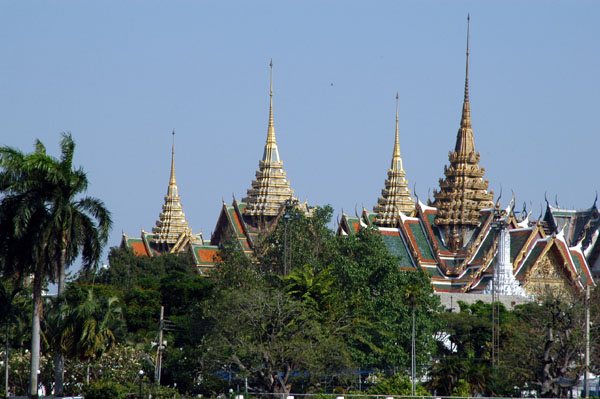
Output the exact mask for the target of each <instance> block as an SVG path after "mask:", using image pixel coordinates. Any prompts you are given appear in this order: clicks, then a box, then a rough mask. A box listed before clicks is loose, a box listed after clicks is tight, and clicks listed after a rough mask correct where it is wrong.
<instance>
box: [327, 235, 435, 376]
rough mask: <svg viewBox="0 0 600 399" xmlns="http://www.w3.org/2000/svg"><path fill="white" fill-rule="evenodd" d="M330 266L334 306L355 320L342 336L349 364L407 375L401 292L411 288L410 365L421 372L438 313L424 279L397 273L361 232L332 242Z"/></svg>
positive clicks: (406, 321)
mask: <svg viewBox="0 0 600 399" xmlns="http://www.w3.org/2000/svg"><path fill="white" fill-rule="evenodd" d="M332 266H333V273H334V275H335V288H336V290H337V292H338V298H340V300H339V301H338V302H339V303H340V306H342V307H343V308H344V312H345V313H346V314H348V315H351V319H352V320H354V321H355V323H354V324H355V326H354V327H353V328H352V330H351V331H349V332H348V334H347V337H346V340H347V342H348V344H349V346H350V348H351V351H352V354H353V358H354V360H355V362H356V363H357V364H358V365H360V367H361V368H363V369H369V368H376V369H380V370H397V371H408V370H410V352H409V350H407V349H408V348H411V337H412V333H411V329H412V324H411V320H412V311H413V306H412V305H411V303H410V302H408V301H407V298H406V288H405V287H412V288H413V289H414V290H415V296H414V298H413V297H411V298H413V299H414V301H415V303H418V304H419V305H418V306H417V307H415V308H414V310H415V332H416V336H417V337H419V340H418V342H416V346H417V347H418V348H419V350H418V351H417V353H416V355H417V356H416V361H415V362H416V364H417V365H419V364H420V365H422V366H421V367H423V366H424V365H425V364H427V361H428V358H429V356H430V354H431V353H433V352H434V351H435V348H436V343H435V340H434V339H433V335H434V333H435V331H437V316H438V313H439V311H440V306H439V298H438V297H437V296H435V295H433V289H432V286H431V283H430V280H429V277H428V276H427V275H426V274H425V273H424V272H420V271H403V270H400V268H399V265H398V261H397V259H396V258H395V257H393V256H392V255H390V254H389V252H388V250H387V247H386V246H385V243H384V242H383V240H382V238H381V236H380V235H379V234H378V232H377V231H376V230H372V229H366V228H365V229H362V230H361V231H360V232H359V233H358V234H356V235H352V236H347V237H338V238H337V240H336V254H335V257H334V258H333V259H332ZM417 287H418V289H417ZM341 299H343V300H341ZM411 300H412V299H411ZM420 371H421V369H417V372H418V373H420Z"/></svg>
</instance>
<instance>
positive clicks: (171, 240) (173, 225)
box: [152, 131, 201, 246]
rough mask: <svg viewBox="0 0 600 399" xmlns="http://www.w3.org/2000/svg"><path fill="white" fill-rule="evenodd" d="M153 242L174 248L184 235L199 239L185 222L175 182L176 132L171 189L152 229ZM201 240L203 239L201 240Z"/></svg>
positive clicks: (172, 148)
mask: <svg viewBox="0 0 600 399" xmlns="http://www.w3.org/2000/svg"><path fill="white" fill-rule="evenodd" d="M152 233H153V234H154V237H152V241H153V242H154V243H156V244H166V245H167V246H172V245H174V244H177V242H178V241H179V240H180V239H181V237H182V234H183V235H186V236H190V238H193V239H194V240H196V239H197V238H198V237H195V236H194V237H192V229H191V228H190V227H189V226H188V223H187V221H186V220H185V213H183V209H182V207H181V200H180V197H179V193H178V189H177V182H176V181H175V131H173V144H172V147H171V176H170V178H169V187H168V189H167V195H165V203H164V204H163V206H162V212H161V213H160V215H159V216H158V220H157V221H156V226H155V227H153V228H152ZM200 239H201V238H200Z"/></svg>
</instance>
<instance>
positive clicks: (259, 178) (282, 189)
mask: <svg viewBox="0 0 600 399" xmlns="http://www.w3.org/2000/svg"><path fill="white" fill-rule="evenodd" d="M269 66H270V67H271V86H270V104H269V125H268V128H267V143H266V144H265V150H264V152H263V156H262V159H261V160H260V161H259V163H258V168H259V169H258V171H257V172H256V179H255V180H254V181H252V188H251V189H249V190H248V196H247V197H246V198H244V199H243V200H242V201H244V202H246V203H247V204H248V205H247V207H246V210H245V211H244V214H245V215H247V216H253V217H263V216H266V217H271V216H277V215H278V214H279V211H280V209H281V207H282V206H283V205H284V204H285V201H286V200H288V199H292V198H293V196H294V190H292V189H291V188H290V183H289V182H288V181H287V179H286V174H285V171H284V170H283V162H282V161H281V160H280V158H279V150H278V148H277V142H276V140H275V125H274V123H273V61H271V62H270V63H269Z"/></svg>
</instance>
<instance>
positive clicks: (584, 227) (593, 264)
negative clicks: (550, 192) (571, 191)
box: [543, 195, 600, 279]
mask: <svg viewBox="0 0 600 399" xmlns="http://www.w3.org/2000/svg"><path fill="white" fill-rule="evenodd" d="M597 200H598V196H597V195H596V199H595V200H594V203H593V204H592V206H591V207H589V208H587V209H580V210H574V209H561V208H560V207H559V206H558V204H556V207H553V206H551V205H550V203H549V202H548V200H547V199H546V213H545V215H544V219H543V222H544V230H545V231H546V232H547V233H548V234H561V235H562V236H564V237H565V241H566V242H567V243H568V244H569V245H570V246H573V247H578V248H580V249H581V251H583V254H584V256H585V258H586V260H587V263H588V265H589V267H590V269H591V273H592V276H593V277H594V279H599V278H600V240H598V236H599V235H600V232H599V229H600V212H599V211H598V207H597V205H596V202H597Z"/></svg>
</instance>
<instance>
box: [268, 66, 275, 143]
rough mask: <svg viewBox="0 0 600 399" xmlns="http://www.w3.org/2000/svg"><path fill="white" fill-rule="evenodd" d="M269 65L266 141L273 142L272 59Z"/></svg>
mask: <svg viewBox="0 0 600 399" xmlns="http://www.w3.org/2000/svg"><path fill="white" fill-rule="evenodd" d="M269 67H271V85H270V87H269V127H268V132H267V142H268V143H275V123H274V122H273V60H272V59H271V62H269Z"/></svg>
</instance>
